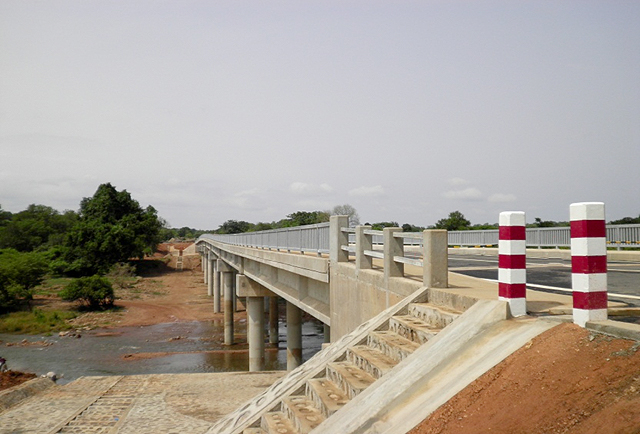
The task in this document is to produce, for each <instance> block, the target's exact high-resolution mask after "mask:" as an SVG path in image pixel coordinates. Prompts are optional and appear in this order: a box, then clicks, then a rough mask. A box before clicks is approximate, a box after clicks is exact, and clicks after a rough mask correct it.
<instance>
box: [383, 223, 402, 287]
mask: <svg viewBox="0 0 640 434" xmlns="http://www.w3.org/2000/svg"><path fill="white" fill-rule="evenodd" d="M396 232H402V229H401V228H384V229H383V230H382V234H383V237H384V247H383V248H384V279H385V281H387V282H388V281H389V278H390V277H404V264H403V263H402V262H396V261H395V260H394V259H393V258H394V256H404V242H403V239H402V238H396V237H394V236H393V234H394V233H396Z"/></svg>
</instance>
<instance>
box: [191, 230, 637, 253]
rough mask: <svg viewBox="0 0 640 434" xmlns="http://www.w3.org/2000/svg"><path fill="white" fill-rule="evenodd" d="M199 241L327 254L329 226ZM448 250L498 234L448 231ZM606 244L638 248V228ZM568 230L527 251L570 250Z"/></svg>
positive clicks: (377, 239)
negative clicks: (536, 248) (549, 248)
mask: <svg viewBox="0 0 640 434" xmlns="http://www.w3.org/2000/svg"><path fill="white" fill-rule="evenodd" d="M347 232H349V244H350V245H351V244H355V234H354V230H353V229H349V230H347ZM370 233H371V235H372V242H373V244H374V245H382V244H383V243H384V240H383V236H382V231H373V230H371V231H370ZM399 236H402V238H404V245H405V246H422V233H420V232H403V233H402V235H399ZM201 238H205V239H212V240H215V241H220V242H223V243H228V244H232V245H237V246H247V247H256V248H261V249H271V250H285V251H292V252H303V253H304V252H316V253H318V254H321V253H328V252H329V223H319V224H315V225H307V226H296V227H292V228H282V229H271V230H268V231H260V232H245V233H242V234H229V235H219V234H205V235H202V237H201ZM448 238H449V241H448V242H449V245H450V246H481V247H486V246H497V245H498V230H497V229H493V230H483V231H451V232H449V233H448ZM607 244H608V245H609V246H610V247H617V248H618V249H622V248H625V247H636V248H639V247H640V224H634V225H607ZM570 246H571V230H570V228H569V227H559V228H528V229H527V247H538V248H542V247H556V248H557V247H570Z"/></svg>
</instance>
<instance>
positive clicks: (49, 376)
mask: <svg viewBox="0 0 640 434" xmlns="http://www.w3.org/2000/svg"><path fill="white" fill-rule="evenodd" d="M45 377H47V378H50V379H51V381H53V382H55V381H57V380H58V376H57V375H56V373H55V372H53V371H49V372H47V375H45Z"/></svg>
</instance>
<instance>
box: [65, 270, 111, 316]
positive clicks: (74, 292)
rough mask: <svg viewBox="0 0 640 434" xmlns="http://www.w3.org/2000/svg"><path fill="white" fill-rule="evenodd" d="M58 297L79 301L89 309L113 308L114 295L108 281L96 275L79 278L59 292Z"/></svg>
mask: <svg viewBox="0 0 640 434" xmlns="http://www.w3.org/2000/svg"><path fill="white" fill-rule="evenodd" d="M60 297H61V298H62V299H63V300H67V301H76V300H80V301H82V302H83V303H85V304H86V305H87V306H88V307H89V308H90V309H99V308H105V307H110V306H113V301H114V293H113V287H112V286H111V282H110V281H109V279H107V278H105V277H101V276H98V275H94V276H89V277H80V278H78V279H76V280H74V281H73V282H71V283H69V285H67V287H66V288H65V289H63V290H62V291H60Z"/></svg>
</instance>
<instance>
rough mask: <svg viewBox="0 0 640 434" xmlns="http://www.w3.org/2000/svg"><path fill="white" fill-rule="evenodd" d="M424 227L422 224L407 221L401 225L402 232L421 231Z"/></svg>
mask: <svg viewBox="0 0 640 434" xmlns="http://www.w3.org/2000/svg"><path fill="white" fill-rule="evenodd" d="M423 230H424V228H423V227H422V226H414V225H412V224H409V223H405V224H403V225H402V232H422V231H423Z"/></svg>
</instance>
